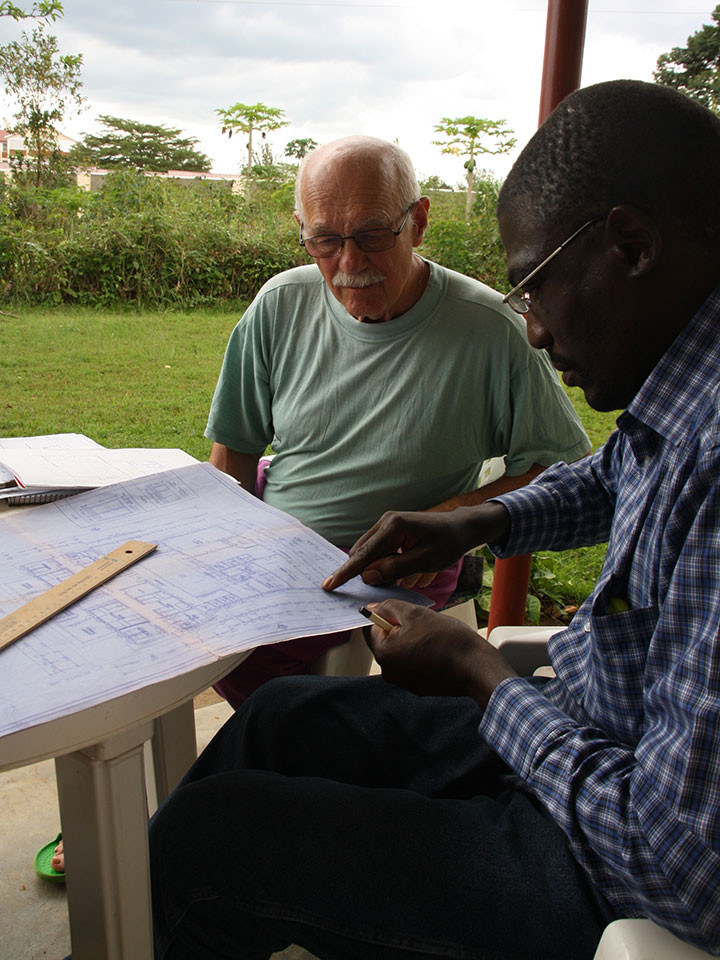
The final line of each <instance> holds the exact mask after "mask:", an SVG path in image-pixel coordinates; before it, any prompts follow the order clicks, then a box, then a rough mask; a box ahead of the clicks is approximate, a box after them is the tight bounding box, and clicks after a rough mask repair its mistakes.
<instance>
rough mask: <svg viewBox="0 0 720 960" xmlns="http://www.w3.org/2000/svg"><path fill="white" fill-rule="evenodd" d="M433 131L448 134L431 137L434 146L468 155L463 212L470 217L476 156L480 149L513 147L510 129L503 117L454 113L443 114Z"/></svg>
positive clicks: (513, 140) (461, 155) (496, 150)
mask: <svg viewBox="0 0 720 960" xmlns="http://www.w3.org/2000/svg"><path fill="white" fill-rule="evenodd" d="M435 133H443V134H445V137H446V138H447V139H445V140H433V143H434V144H435V145H436V146H438V147H442V152H443V153H452V154H454V155H455V156H457V157H467V160H466V161H465V163H464V167H465V182H466V183H467V198H466V200H465V216H466V217H467V218H468V219H469V217H470V211H471V210H472V202H473V183H474V180H475V167H476V164H477V161H476V159H475V158H476V157H477V156H478V155H479V154H483V153H490V154H498V153H507V152H508V151H509V150H512V148H513V147H514V146H515V137H513V136H512V134H513V131H512V130H509V129H508V128H507V127H506V126H505V121H504V120H483V119H482V118H480V117H457V118H456V119H454V120H453V119H451V118H450V117H443V118H442V120H441V121H440V123H438V124H437V125H436V126H435ZM493 147H494V149H493Z"/></svg>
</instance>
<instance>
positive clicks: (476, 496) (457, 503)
mask: <svg viewBox="0 0 720 960" xmlns="http://www.w3.org/2000/svg"><path fill="white" fill-rule="evenodd" d="M544 469H545V467H543V466H541V465H540V464H539V463H534V464H533V465H532V466H531V467H530V469H529V470H528V471H527V472H526V473H521V474H520V475H519V476H517V477H504V476H503V477H498V479H497V480H493V481H492V483H487V484H485V486H483V487H478V488H477V490H471V491H470V492H469V493H461V494H458V496H457V497H450V499H449V500H444V501H443V502H442V503H438V504H437V505H436V506H434V507H430V511H432V512H434V513H444V512H446V511H448V510H456V509H457V508H458V507H476V506H477V505H478V504H480V503H485V501H486V500H492V499H493V497H499V496H500V494H501V493H509V492H510V490H517V489H518V487H524V486H525V484H526V483H530V481H531V480H532V479H534V478H535V477H537V476H538V475H539V474H541V473H542V472H543V470H544Z"/></svg>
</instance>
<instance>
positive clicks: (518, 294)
mask: <svg viewBox="0 0 720 960" xmlns="http://www.w3.org/2000/svg"><path fill="white" fill-rule="evenodd" d="M604 219H605V217H593V219H592V220H588V221H587V223H584V224H583V225H582V226H581V227H578V228H577V230H576V231H575V233H573V234H571V235H570V236H569V237H568V238H567V240H564V241H563V242H562V243H561V244H560V246H559V247H557V248H556V249H555V250H553V252H552V253H551V254H550V256H549V257H545V259H544V260H543V262H542V263H539V264H538V265H537V267H535V269H534V270H531V271H530V273H529V274H528V275H527V276H526V277H523V278H522V280H521V281H520V283H517V284H516V285H515V286H514V287H513V288H512V290H511V291H510V292H509V293H506V294H505V296H504V297H503V298H502V302H503V303H507V305H508V306H509V307H512V309H513V310H514V311H515V313H528V312H529V310H530V309H531V307H532V303H531V299H532V290H527V291H522V287H524V286H525V284H526V283H527V282H528V280H532V278H533V277H534V276H535V274H536V273H539V272H540V271H541V270H542V268H543V267H546V266H547V265H548V264H549V263H550V261H551V260H552V259H553V257H556V256H557V255H558V254H559V253H560V251H561V250H564V249H565V247H566V246H567V245H568V244H569V243H570V242H571V241H572V240H574V239H575V237H579V236H580V234H581V233H582V232H583V230H587V228H588V227H591V226H592V225H593V223H600V221H601V220H604Z"/></svg>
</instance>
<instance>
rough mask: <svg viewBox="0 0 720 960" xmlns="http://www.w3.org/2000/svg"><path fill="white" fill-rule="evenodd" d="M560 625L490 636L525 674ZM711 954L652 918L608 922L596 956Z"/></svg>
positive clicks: (538, 668)
mask: <svg viewBox="0 0 720 960" xmlns="http://www.w3.org/2000/svg"><path fill="white" fill-rule="evenodd" d="M557 632H558V628H557V627H496V628H495V629H494V630H492V631H491V633H490V634H489V636H488V640H489V641H490V643H492V644H493V646H495V647H497V648H498V650H500V651H501V652H502V654H503V656H505V658H506V659H507V660H508V661H509V662H510V664H511V665H512V666H513V668H514V669H515V670H517V672H518V673H519V674H520V675H521V676H530V675H532V674H533V673H540V672H546V670H548V669H550V668H548V667H547V654H546V645H547V642H548V640H549V639H550V637H551V636H552V635H553V634H554V633H557ZM710 956H711V954H709V953H707V952H706V951H705V950H701V949H700V948H699V947H695V946H693V945H692V944H689V943H685V941H684V940H680V939H679V938H678V937H676V936H675V935H674V934H672V933H670V931H669V930H665V928H664V927H661V926H659V925H658V924H657V923H655V922H654V921H652V920H647V919H633V920H631V919H626V920H615V921H613V923H611V924H608V926H607V927H606V928H605V931H604V932H603V935H602V937H601V939H600V943H599V944H598V947H597V950H596V951H595V957H594V960H701V958H707V957H710Z"/></svg>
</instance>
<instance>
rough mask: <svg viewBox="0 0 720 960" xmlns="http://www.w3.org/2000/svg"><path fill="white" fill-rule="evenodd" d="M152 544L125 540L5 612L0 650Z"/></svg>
mask: <svg viewBox="0 0 720 960" xmlns="http://www.w3.org/2000/svg"><path fill="white" fill-rule="evenodd" d="M156 547H157V544H156V543H145V542H144V541H143V540H128V542H127V543H124V544H123V545H122V546H121V547H117V549H115V550H111V551H110V553H106V554H105V556H104V557H100V559H99V560H95V561H94V562H93V563H91V564H89V565H88V566H87V567H83V568H82V570H78V572H77V573H74V574H73V575H72V576H71V577H68V578H67V580H63V581H62V582H61V583H58V584H56V585H55V586H54V587H50V589H49V590H46V591H45V592H44V593H41V594H39V595H38V596H37V597H34V598H33V599H32V600H29V601H28V602H27V603H26V604H23V606H22V607H19V608H18V609H17V610H15V611H14V613H9V614H8V615H7V616H6V617H3V618H2V619H1V620H0V650H3V649H4V648H5V647H9V646H10V644H11V643H14V642H15V641H16V640H19V639H20V637H24V636H25V634H26V633H30V631H31V630H34V629H35V627H39V626H40V624H41V623H45V621H46V620H49V619H50V618H51V617H54V616H55V614H56V613H60V611H61V610H65V609H66V608H67V607H69V606H70V605H71V604H73V603H75V601H76V600H79V599H80V597H84V596H85V594H86V593H90V591H91V590H94V589H95V587H99V586H100V585H101V584H103V583H107V581H108V580H109V579H110V578H111V577H114V576H115V574H116V573H121V572H122V571H123V570H127V568H128V567H130V566H132V564H133V563H136V562H137V561H138V560H142V558H143V557H146V556H147V555H148V554H149V553H152V552H153V550H154V549H155V548H156Z"/></svg>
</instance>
